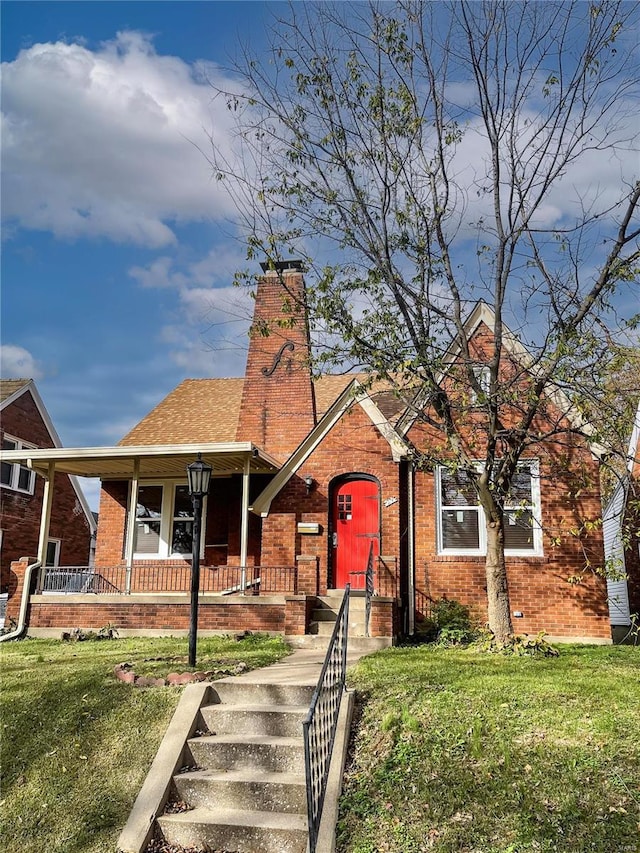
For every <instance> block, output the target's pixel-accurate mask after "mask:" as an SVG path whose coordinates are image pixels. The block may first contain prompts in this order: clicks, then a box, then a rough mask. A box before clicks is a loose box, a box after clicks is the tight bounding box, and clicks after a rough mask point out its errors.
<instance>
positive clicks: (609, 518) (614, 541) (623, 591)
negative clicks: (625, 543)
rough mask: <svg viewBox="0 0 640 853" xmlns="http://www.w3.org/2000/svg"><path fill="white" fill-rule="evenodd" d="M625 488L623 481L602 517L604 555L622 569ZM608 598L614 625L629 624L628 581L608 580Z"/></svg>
mask: <svg viewBox="0 0 640 853" xmlns="http://www.w3.org/2000/svg"><path fill="white" fill-rule="evenodd" d="M625 497H626V495H625V488H624V485H623V484H622V483H620V485H619V486H618V488H617V489H616V490H615V492H614V493H613V495H612V497H611V500H610V501H609V504H608V506H607V508H606V510H605V511H604V515H603V517H602V534H603V538H604V555H605V558H606V559H607V561H614V562H615V565H616V567H617V568H618V567H619V568H620V571H624V570H625V563H624V548H623V547H622V538H621V530H620V528H621V525H622V513H623V511H624V506H625ZM607 598H608V601H609V619H610V621H611V624H612V625H629V624H630V623H631V620H630V615H629V614H630V610H629V594H628V590H627V581H626V580H625V579H623V580H607Z"/></svg>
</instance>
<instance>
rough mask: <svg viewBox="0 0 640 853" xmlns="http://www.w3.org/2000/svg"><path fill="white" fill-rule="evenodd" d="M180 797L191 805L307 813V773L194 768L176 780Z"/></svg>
mask: <svg viewBox="0 0 640 853" xmlns="http://www.w3.org/2000/svg"><path fill="white" fill-rule="evenodd" d="M173 782H174V785H175V790H176V793H177V795H178V799H179V800H182V801H184V802H185V803H189V805H190V806H205V807H207V806H210V805H211V804H212V803H215V804H216V807H220V808H229V809H244V810H246V811H250V810H252V809H256V810H257V811H262V812H285V813H287V814H304V815H306V812H307V793H306V787H305V780H304V773H269V772H267V771H259V770H257V769H256V768H255V767H253V768H252V769H251V770H224V771H216V770H195V771H192V772H189V773H180V774H179V775H178V776H174V779H173Z"/></svg>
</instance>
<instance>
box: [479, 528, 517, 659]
mask: <svg viewBox="0 0 640 853" xmlns="http://www.w3.org/2000/svg"><path fill="white" fill-rule="evenodd" d="M485 570H486V576H487V604H488V613H489V629H490V630H491V631H493V634H494V636H495V638H496V640H497V641H498V642H499V643H502V642H504V641H505V640H506V639H507V638H508V636H509V634H513V625H512V624H511V610H510V607H509V590H508V586H507V566H506V562H505V558H504V521H503V520H502V515H501V514H500V515H499V517H498V518H494V519H490V518H489V517H487V559H486V566H485Z"/></svg>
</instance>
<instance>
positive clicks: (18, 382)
mask: <svg viewBox="0 0 640 853" xmlns="http://www.w3.org/2000/svg"><path fill="white" fill-rule="evenodd" d="M29 382H31V380H30V379H0V403H4V401H5V400H6V399H7V397H11V396H12V395H13V394H15V393H16V391H19V390H20V389H21V388H24V386H25V385H28V384H29Z"/></svg>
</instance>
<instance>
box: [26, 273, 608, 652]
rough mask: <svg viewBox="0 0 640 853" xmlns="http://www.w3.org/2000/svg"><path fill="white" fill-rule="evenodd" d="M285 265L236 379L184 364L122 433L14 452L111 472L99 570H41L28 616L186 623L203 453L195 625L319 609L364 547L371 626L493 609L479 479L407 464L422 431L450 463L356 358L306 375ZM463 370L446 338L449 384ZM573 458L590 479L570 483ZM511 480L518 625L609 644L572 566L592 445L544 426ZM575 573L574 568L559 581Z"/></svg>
mask: <svg viewBox="0 0 640 853" xmlns="http://www.w3.org/2000/svg"><path fill="white" fill-rule="evenodd" d="M281 272H282V276H283V278H284V282H285V284H286V287H287V288H288V289H289V291H290V294H291V298H290V299H289V300H288V304H287V305H286V306H285V305H283V300H282V289H281V284H280V278H279V276H278V275H276V273H273V272H268V273H266V274H265V275H264V276H263V277H262V278H261V280H260V282H259V285H258V289H257V293H256V301H255V314H254V334H253V335H251V336H250V343H249V353H248V358H247V367H246V371H245V377H244V379H195V380H186V381H185V382H183V383H182V384H181V385H179V386H178V387H177V388H176V389H175V390H174V391H172V392H171V393H170V394H169V395H168V397H166V399H165V400H163V401H162V402H161V403H160V404H159V405H158V406H157V407H156V408H155V409H154V410H153V411H152V412H151V413H150V414H149V415H147V417H145V418H144V419H143V420H142V421H141V422H140V423H139V424H138V425H137V426H136V427H134V429H133V430H131V432H130V433H129V434H128V435H126V436H125V437H124V438H123V439H122V441H121V442H120V444H119V445H117V446H116V447H102V448H76V449H59V450H53V451H37V450H34V451H32V452H25V453H24V454H22V455H21V454H19V453H15V454H13V456H12V458H13V459H14V460H15V459H18V458H20V459H22V460H23V461H24V462H26V461H27V460H28V462H29V464H30V465H31V466H32V468H33V469H34V470H35V471H37V472H46V471H50V470H56V471H59V472H65V473H68V474H75V475H82V476H92V477H99V478H100V479H101V481H102V493H101V502H100V529H99V534H98V542H97V549H96V558H95V563H96V565H95V570H94V571H93V572H89V571H85V572H84V574H82V575H80V576H79V578H78V579H77V582H76V586H75V592H76V594H75V595H67V596H64V597H63V596H61V595H53V594H52V593H54V592H55V585H54V584H53V582H52V581H51V580H50V579H49V577H48V575H47V576H45V577H42V576H41V578H40V582H39V587H38V591H37V594H35V595H32V596H31V612H30V617H29V632H30V633H37V632H38V631H40V632H43V633H46V632H53V631H56V632H59V631H60V630H62V629H64V630H68V629H70V628H72V627H74V626H78V625H81V626H83V627H99V626H101V625H104V624H106V623H108V622H111V623H113V624H115V625H116V627H117V628H118V630H119V631H120V632H121V633H126V632H128V631H131V632H136V631H149V632H160V633H163V632H164V633H176V632H181V631H182V632H185V631H186V630H187V629H188V625H189V595H188V590H189V581H190V566H191V551H192V530H193V514H192V508H191V502H190V499H189V496H188V494H187V486H186V466H187V464H189V463H190V462H192V461H193V460H194V459H195V458H196V454H197V453H198V452H201V453H202V456H203V458H204V459H205V460H206V461H207V462H209V463H210V464H211V465H212V466H213V479H212V483H211V488H210V491H209V495H208V498H207V501H206V506H205V510H204V519H203V528H204V537H203V543H202V548H201V555H200V556H201V565H202V568H201V595H200V608H199V628H200V630H202V631H203V632H206V631H229V630H234V631H235V630H238V629H250V630H270V631H280V632H283V633H285V634H286V635H288V636H294V635H302V634H305V633H310V632H313V631H314V630H318V628H317V626H316V625H314V622H315V621H316V617H318V614H317V612H316V613H314V611H317V609H318V606H319V604H321V603H325V604H326V601H325V599H324V596H325V594H326V593H327V591H328V590H331V589H344V587H345V585H346V584H347V583H350V584H351V585H352V588H356V589H358V588H360V589H362V587H363V586H364V577H365V574H364V573H365V570H366V568H367V565H368V562H369V556H370V555H371V557H372V561H373V565H374V568H375V595H374V597H373V601H372V603H371V622H370V629H371V634H372V635H373V636H381V637H387V638H388V639H389V640H391V639H392V638H394V637H397V636H399V635H402V634H411V633H413V631H414V630H415V627H416V623H417V622H419V621H420V620H421V619H422V618H423V617H424V616H425V615H427V614H428V613H429V606H430V602H431V601H433V600H434V599H438V598H440V597H442V596H447V597H448V598H455V599H458V600H460V601H461V602H464V603H466V604H468V605H470V606H471V607H472V608H473V609H474V611H475V612H476V613H477V615H478V616H479V617H480V618H484V616H485V615H486V586H485V567H484V563H485V553H486V543H485V536H484V524H483V517H482V510H481V508H480V507H479V506H478V505H477V500H476V499H475V498H474V494H473V490H472V489H470V488H469V487H468V484H467V483H465V481H464V478H463V477H461V476H459V477H456V476H453V475H452V474H451V473H450V471H449V470H448V469H447V468H446V467H445V466H443V465H439V464H433V466H432V467H430V468H428V469H427V468H424V467H419V466H417V465H415V463H414V452H413V449H414V448H419V449H427V450H429V451H430V455H431V456H432V458H435V459H438V458H441V459H442V460H443V461H444V460H445V459H446V451H445V449H444V447H443V446H442V439H441V437H440V436H438V435H437V434H436V433H434V432H430V431H429V429H428V427H427V426H426V425H425V424H424V423H423V422H422V421H421V420H419V419H417V418H416V417H415V416H414V415H412V412H411V411H410V410H408V409H407V407H406V405H405V404H403V403H402V402H401V400H400V399H399V398H398V396H397V395H396V394H394V393H393V392H392V391H390V390H389V389H388V388H387V389H385V388H383V387H381V386H376V387H374V388H371V389H367V387H366V385H365V384H363V383H362V379H363V377H362V376H358V375H354V374H347V375H341V376H325V377H321V378H320V379H315V380H314V379H313V378H312V376H311V373H310V370H309V364H308V354H309V346H310V344H309V335H308V328H307V323H306V318H305V317H304V316H303V315H296V311H295V305H296V304H298V303H303V301H304V300H303V288H304V283H303V277H302V273H301V272H300V271H299V269H298V268H297V267H295V266H294V265H291V267H289V268H287V269H284V270H282V271H281ZM492 321H493V316H492V314H491V311H490V309H489V308H488V307H487V306H486V305H485V304H484V303H479V304H478V305H477V306H476V308H475V309H474V311H473V312H472V313H471V315H470V317H469V318H468V320H467V324H466V327H467V332H468V334H469V335H471V344H472V350H473V351H474V353H475V356H474V357H475V358H477V360H478V364H479V370H481V365H482V362H483V359H484V360H485V361H486V352H487V350H488V349H489V348H490V347H491V340H492V339H491V332H490V328H491V327H492ZM267 324H268V325H269V326H270V327H271V334H269V335H267V336H264V335H262V334H260V331H261V330H262V329H264V327H265V325H267ZM504 345H505V349H506V351H507V353H508V357H507V358H506V361H505V381H512V377H511V376H510V375H509V370H510V365H514V364H516V362H517V361H518V360H522V359H524V358H525V356H526V353H525V351H524V350H523V348H522V347H521V345H520V344H518V343H517V341H515V339H514V338H512V337H511V336H509V335H507V336H505V342H504ZM455 367H456V360H455V353H453V354H452V356H451V381H454V380H455ZM520 372H521V371H520ZM417 399H418V401H419V397H418V398H417ZM566 402H567V401H566V400H564V399H563V400H560V395H559V394H556V395H555V396H554V395H551V397H550V399H549V400H548V401H547V403H546V405H545V407H544V409H545V411H544V413H543V415H542V416H541V418H542V420H544V423H543V422H542V420H541V421H540V422H539V426H540V429H541V430H543V427H546V426H548V424H549V421H550V420H551V421H553V423H554V426H557V425H558V422H559V421H562V420H563V419H564V418H565V416H564V415H562V414H561V412H560V409H559V407H558V405H557V404H558V403H561V404H562V407H563V408H564V406H566ZM567 408H568V406H567ZM564 410H565V411H566V409H564ZM414 411H415V409H414ZM545 419H546V420H545ZM469 429H470V430H471V431H473V429H474V417H473V415H471V416H470V420H469ZM571 441H572V442H573V443H571ZM577 471H580V472H581V473H582V474H584V473H585V472H586V473H587V474H589V475H590V482H591V486H587V487H584V485H583V487H582V488H581V489H580V490H578V489H576V487H575V474H576V472H577ZM514 491H515V492H516V493H517V494H516V495H515V497H514V501H515V503H514V506H512V507H508V508H507V510H506V518H507V531H506V540H507V552H506V553H507V568H508V576H509V590H510V599H511V606H512V609H513V617H514V625H515V630H516V631H517V632H519V633H521V632H529V633H533V632H537V631H540V630H546V631H547V632H548V633H549V634H550V635H551V636H552V637H556V638H572V639H588V640H592V641H597V642H607V641H609V640H610V638H611V632H610V625H609V618H608V609H607V601H606V584H605V581H604V580H603V579H602V578H601V577H598V576H597V575H596V574H595V573H589V572H586V573H584V572H583V570H584V567H585V558H586V557H588V558H589V560H590V561H591V564H592V565H602V563H603V561H604V553H603V546H602V533H601V530H599V528H598V525H595V524H594V525H590V526H588V527H589V529H588V530H585V531H584V532H583V534H582V535H581V536H579V537H578V536H575V535H572V534H571V533H569V532H568V531H569V529H571V528H574V527H575V526H576V525H577V524H580V523H581V521H583V520H584V519H591V520H594V519H596V518H598V517H599V515H600V512H601V510H600V493H599V486H598V460H597V459H596V458H595V456H594V455H593V454H592V452H591V450H590V448H589V447H588V446H587V444H586V443H585V442H584V441H582V440H580V439H578V438H575V439H572V440H571V439H568V438H567V437H566V436H564V437H563V439H562V440H560V439H558V440H557V441H553V440H550V441H549V442H547V443H545V445H544V446H543V447H542V448H541V449H539V450H536V451H535V452H533V451H532V454H531V456H530V457H527V458H526V459H523V460H522V464H521V468H520V473H519V475H518V477H517V483H516V487H515V489H514ZM25 570H26V564H22V565H20V566H18V565H15V566H14V571H15V572H16V573H17V574H18V575H20V574H21V573H22V575H24V572H25ZM581 573H583V580H582V582H581V583H578V584H576V583H573V584H572V583H569V582H568V579H569V578H570V577H572V576H577V575H580V574H581ZM67 591H69V590H68V589H67ZM46 592H47V593H49V595H45V594H44V593H46ZM40 593H43V594H40ZM9 604H10V607H11V606H12V602H10V603H9ZM13 606H14V607H15V604H14V605H13ZM318 618H319V617H318Z"/></svg>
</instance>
